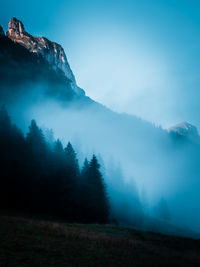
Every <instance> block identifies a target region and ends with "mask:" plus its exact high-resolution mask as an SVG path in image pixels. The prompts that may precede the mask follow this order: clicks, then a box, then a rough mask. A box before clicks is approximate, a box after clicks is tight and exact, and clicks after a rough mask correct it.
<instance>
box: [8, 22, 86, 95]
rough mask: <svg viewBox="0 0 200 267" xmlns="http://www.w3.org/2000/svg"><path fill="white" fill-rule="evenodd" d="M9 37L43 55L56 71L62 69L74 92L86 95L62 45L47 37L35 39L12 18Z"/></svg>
mask: <svg viewBox="0 0 200 267" xmlns="http://www.w3.org/2000/svg"><path fill="white" fill-rule="evenodd" d="M6 35H7V37H8V38H10V39H11V40H12V41H14V42H17V43H19V44H21V45H23V46H24V47H26V48H27V49H28V50H29V51H30V52H32V53H37V54H41V55H42V56H43V57H44V58H45V59H46V60H47V61H48V62H49V63H50V65H51V66H52V67H53V68H54V69H55V70H56V69H60V70H62V71H63V72H64V74H65V76H66V77H67V78H68V79H69V80H71V85H72V88H73V90H74V91H75V92H76V93H77V94H78V95H84V94H85V93H84V91H83V89H81V88H79V87H78V86H77V84H76V80H75V77H74V74H73V72H72V70H71V68H70V65H69V63H68V61H67V57H66V55H65V51H64V49H63V48H62V46H61V45H59V44H57V43H55V42H51V41H49V40H48V39H47V38H45V37H35V36H32V35H30V34H29V33H27V32H26V31H25V28H24V25H23V23H22V22H21V21H19V20H18V19H16V18H12V19H11V20H10V22H9V24H8V31H7V33H6Z"/></svg>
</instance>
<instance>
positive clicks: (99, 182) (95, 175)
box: [88, 155, 109, 223]
mask: <svg viewBox="0 0 200 267" xmlns="http://www.w3.org/2000/svg"><path fill="white" fill-rule="evenodd" d="M99 169H100V164H99V163H98V161H97V158H96V156H95V155H93V157H92V159H91V161H90V163H89V169H88V185H89V188H90V192H89V195H90V197H89V201H90V203H89V209H90V212H91V218H92V220H93V221H95V220H96V222H99V223H105V222H107V221H108V215H109V205H108V196H107V192H106V187H105V184H104V181H103V177H102V174H101V172H100V170H99Z"/></svg>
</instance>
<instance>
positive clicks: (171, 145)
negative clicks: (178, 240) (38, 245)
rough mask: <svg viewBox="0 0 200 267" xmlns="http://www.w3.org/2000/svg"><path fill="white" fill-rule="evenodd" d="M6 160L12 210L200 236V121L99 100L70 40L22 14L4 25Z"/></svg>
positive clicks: (3, 191)
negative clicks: (51, 35) (75, 64)
mask: <svg viewBox="0 0 200 267" xmlns="http://www.w3.org/2000/svg"><path fill="white" fill-rule="evenodd" d="M84 89H85V90H86V91H87V88H84ZM0 162H1V164H0V208H1V212H2V214H4V213H5V214H7V213H14V214H16V212H19V214H25V216H27V214H29V215H30V214H31V216H33V215H34V216H38V218H43V219H49V220H58V221H62V222H67V223H70V225H73V224H74V225H76V224H78V225H79V224H85V225H88V224H95V225H96V224H97V225H98V224H100V225H111V226H112V227H116V229H118V227H124V229H126V228H130V229H133V230H130V231H134V230H140V231H142V233H143V232H144V233H146V232H151V233H161V234H166V235H170V236H180V237H184V238H186V237H187V238H193V239H199V238H200V212H199V211H200V194H199V188H200V135H199V133H198V129H197V127H196V126H195V125H192V124H190V123H188V122H181V123H179V124H177V125H175V126H172V127H171V128H169V129H164V128H163V127H161V126H159V125H155V124H153V123H151V122H148V121H146V120H143V119H141V118H139V117H137V116H134V115H129V114H127V113H117V112H114V111H112V110H111V109H109V108H107V107H106V106H104V105H102V104H100V103H98V102H96V101H94V100H93V99H92V98H90V97H89V96H87V94H86V92H85V91H84V90H83V89H82V88H80V87H79V86H78V85H77V82H76V78H75V75H74V74H73V72H72V70H71V68H70V65H69V63H68V60H67V57H66V55H65V52H64V49H63V48H62V46H61V45H59V44H57V43H55V42H51V41H49V40H48V39H47V38H45V37H41V38H40V37H34V36H32V35H31V34H29V33H28V32H26V30H25V28H24V25H23V23H22V22H21V21H19V20H18V19H16V18H12V19H11V20H10V22H9V26H8V31H7V33H5V32H4V29H3V28H2V27H1V26H0ZM22 223H23V224H24V223H26V222H24V221H23V222H22ZM2 224H3V222H2ZM8 224H9V223H8ZM24 227H25V228H26V227H29V226H24ZM37 227H38V226H36V228H37ZM55 227H57V226H55ZM70 227H75V228H76V227H79V226H70ZM85 227H87V226H85ZM101 227H103V226H101ZM25 228H24V229H25ZM59 229H60V228H59ZM59 231H60V230H59ZM74 231H77V229H76V230H74ZM84 231H86V230H85V228H84V229H83V232H84ZM95 231H97V233H96V232H95V234H94V235H97V236H98V235H99V233H100V232H101V230H99V231H100V232H98V230H96V228H95ZM106 231H107V230H106ZM83 232H81V233H82V234H83ZM100 235H101V234H100ZM99 238H100V239H101V237H99ZM102 238H103V237H102ZM109 242H110V241H108V243H109ZM194 242H195V241H194ZM169 243H170V241H169ZM198 246H199V244H198ZM127 251H128V249H127ZM9 266H11V265H9ZM13 266H14V265H13ZM43 266H47V265H45V264H44V265H43ZM49 266H50V265H49ZM54 266H61V265H59V264H55V265H54ZM70 266H71V265H70ZM78 266H85V265H81V264H78ZM88 266H89V265H88ZM96 266H97V265H96ZM102 266H103V265H102ZM106 266H108V265H106ZM113 266H114V265H113ZM127 266H128V265H127ZM132 266H133V265H132ZM137 266H138V265H137ZM142 266H145V265H142ZM146 266H147V265H146ZM148 266H149V265H148ZM152 266H155V265H152ZM160 266H161V265H160ZM163 266H167V265H163ZM171 266H172V265H171ZM177 266H178V265H177ZM181 266H183V265H181ZM188 266H189V265H188ZM191 266H192V265H191ZM196 266H197V265H196Z"/></svg>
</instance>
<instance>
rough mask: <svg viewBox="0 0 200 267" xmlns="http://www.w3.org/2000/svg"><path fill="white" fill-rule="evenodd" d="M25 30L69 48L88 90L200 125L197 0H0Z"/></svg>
mask: <svg viewBox="0 0 200 267" xmlns="http://www.w3.org/2000/svg"><path fill="white" fill-rule="evenodd" d="M13 16H15V17H17V18H18V19H20V20H22V21H23V23H24V24H25V28H26V30H27V31H28V32H30V33H32V34H35V35H40V36H46V37H47V38H49V39H50V40H54V41H56V42H58V43H60V44H62V46H63V47H64V48H65V51H66V54H67V57H68V59H69V62H70V65H71V67H72V70H73V72H74V74H75V76H76V79H77V82H78V84H79V86H80V87H82V88H84V89H85V91H86V93H87V95H89V96H91V97H92V98H94V99H95V100H98V101H99V102H101V103H103V104H105V105H107V106H108V107H110V108H112V109H114V110H116V111H120V112H128V113H131V114H136V115H137V116H140V117H142V118H145V119H147V120H150V121H152V122H155V123H156V124H162V125H163V126H164V127H168V126H171V125H173V124H175V123H178V122H180V121H189V122H191V123H193V124H196V125H197V126H198V127H199V126H200V1H198V0H197V1H194V0H180V1H179V0H137V1H134V0H110V1H105V0H100V1H97V0H95V1H89V0H85V1H81V0H67V1H64V0H63V1H61V0H56V1H49V0H43V1H41V0H40V1H39V0H34V1H32V0H30V1H25V0H21V1H20V0H19V1H16V0H9V1H5V0H2V1H1V9H0V24H2V26H3V27H4V29H6V28H7V24H8V21H9V19H10V18H11V17H13Z"/></svg>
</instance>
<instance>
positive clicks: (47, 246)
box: [0, 215, 200, 267]
mask: <svg viewBox="0 0 200 267" xmlns="http://www.w3.org/2000/svg"><path fill="white" fill-rule="evenodd" d="M0 240H1V241H0V266H1V267H2V266H20V267H23V266H145V267H148V266H200V240H192V239H185V238H178V237H172V236H164V235H160V234H154V233H147V232H146V233H145V232H140V231H135V230H131V229H127V228H120V227H114V226H109V225H106V226H101V225H80V224H64V223H56V222H48V221H41V220H33V219H29V218H19V217H12V216H3V215H1V216H0Z"/></svg>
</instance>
